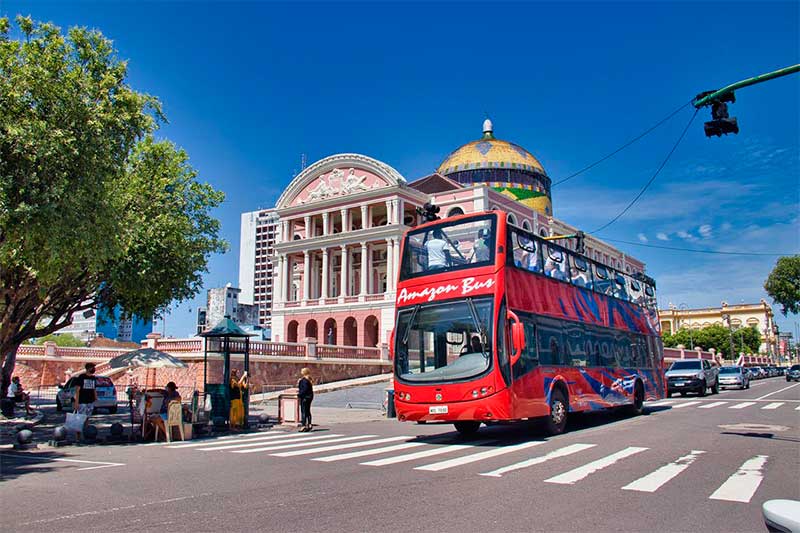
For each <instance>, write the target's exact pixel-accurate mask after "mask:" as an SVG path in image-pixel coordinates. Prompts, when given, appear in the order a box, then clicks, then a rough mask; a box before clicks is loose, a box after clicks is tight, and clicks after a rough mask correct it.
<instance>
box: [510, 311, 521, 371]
mask: <svg viewBox="0 0 800 533" xmlns="http://www.w3.org/2000/svg"><path fill="white" fill-rule="evenodd" d="M507 318H508V321H509V322H511V344H512V350H513V351H512V354H511V365H512V366H513V365H515V364H516V362H517V361H519V359H520V357H522V350H524V349H525V328H524V326H523V325H522V322H520V321H519V318H518V317H517V315H515V314H514V313H512V312H511V311H509V312H508V315H507Z"/></svg>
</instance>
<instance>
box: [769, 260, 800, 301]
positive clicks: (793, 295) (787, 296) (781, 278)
mask: <svg viewBox="0 0 800 533" xmlns="http://www.w3.org/2000/svg"><path fill="white" fill-rule="evenodd" d="M764 290H766V291H767V294H769V295H770V297H772V300H773V301H774V302H775V303H776V304H780V306H781V312H782V313H783V316H786V315H787V314H789V313H793V314H797V313H800V255H791V256H786V257H781V258H779V259H778V262H777V264H776V265H775V268H773V269H772V272H770V273H769V276H768V277H767V281H765V282H764Z"/></svg>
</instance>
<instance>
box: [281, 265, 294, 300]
mask: <svg viewBox="0 0 800 533" xmlns="http://www.w3.org/2000/svg"><path fill="white" fill-rule="evenodd" d="M289 263H290V261H289V256H288V255H284V256H283V263H282V264H281V300H283V301H284V302H288V301H289V296H290V294H291V290H289V287H290V286H291V284H292V280H290V279H289V270H290V268H289Z"/></svg>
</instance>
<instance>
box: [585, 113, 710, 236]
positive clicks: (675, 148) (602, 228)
mask: <svg viewBox="0 0 800 533" xmlns="http://www.w3.org/2000/svg"><path fill="white" fill-rule="evenodd" d="M699 111H700V109H695V110H694V113H693V114H692V118H690V119H689V122H688V123H687V124H686V127H685V128H683V131H682V132H681V135H680V137H678V140H677V141H675V144H674V145H672V149H670V151H669V153H668V154H667V157H665V158H664V160H663V161H662V162H661V164H660V165H659V166H658V168H657V169H656V171H655V172H654V173H653V176H652V177H651V178H650V179H649V180H648V181H647V183H645V185H644V187H642V189H641V190H640V191H639V193H638V194H637V195H636V196H635V197H634V198H633V200H631V201H630V202H629V203H628V205H626V206H625V209H623V210H622V211H620V212H619V213H618V214H617V215H616V216H615V217H614V218H612V219H611V220H609V221H608V222H606V223H605V224H603V225H602V226H600V227H599V228H597V229H595V230H592V231H590V232H588V233H597V232H598V231H602V230H604V229H606V228H607V227H609V226H610V225H611V224H613V223H614V222H616V221H617V220H619V219H620V218H622V215H624V214H625V213H627V212H628V210H629V209H630V208H631V207H633V205H634V204H635V203H636V202H637V201H639V198H641V197H642V195H643V194H644V193H645V191H646V190H647V189H648V187H650V185H652V183H653V182H654V181H655V180H656V178H657V177H658V175H659V174H660V173H661V171H662V170H663V169H664V167H665V166H666V165H667V162H668V161H669V159H670V158H671V157H672V154H674V153H675V150H677V149H678V146H679V145H680V144H681V141H683V138H684V137H685V136H686V132H687V131H689V127H690V126H691V125H692V122H694V119H695V117H696V116H697V113H698V112H699Z"/></svg>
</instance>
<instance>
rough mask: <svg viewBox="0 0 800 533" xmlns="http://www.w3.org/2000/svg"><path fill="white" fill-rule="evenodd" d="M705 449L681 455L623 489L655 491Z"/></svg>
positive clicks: (686, 466)
mask: <svg viewBox="0 0 800 533" xmlns="http://www.w3.org/2000/svg"><path fill="white" fill-rule="evenodd" d="M704 453H706V452H704V451H703V450H692V453H690V454H688V455H684V456H683V457H679V458H678V459H677V460H676V461H675V462H673V463H668V464H666V465H664V466H662V467H661V468H659V469H658V470H656V471H654V472H650V473H649V474H647V475H646V476H644V477H641V478H639V479H637V480H636V481H634V482H632V483H628V484H627V485H625V486H624V487H622V490H636V491H639V492H655V491H657V490H658V489H660V488H661V486H662V485H664V484H665V483H666V482H667V481H669V480H671V479H672V478H674V477H675V476H677V475H678V474H680V473H681V472H683V471H684V470H686V469H687V468H689V466H690V465H691V464H692V463H693V462H694V461H695V459H697V457H698V456H700V455H701V454H704Z"/></svg>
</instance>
